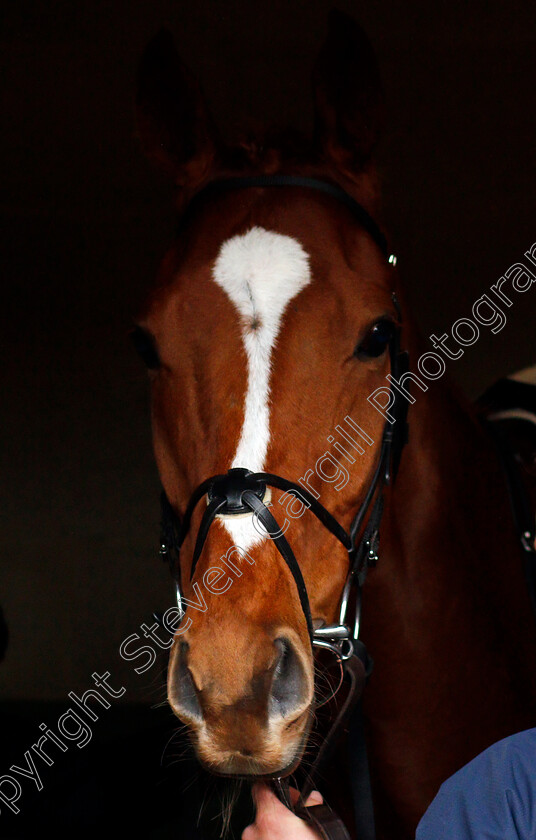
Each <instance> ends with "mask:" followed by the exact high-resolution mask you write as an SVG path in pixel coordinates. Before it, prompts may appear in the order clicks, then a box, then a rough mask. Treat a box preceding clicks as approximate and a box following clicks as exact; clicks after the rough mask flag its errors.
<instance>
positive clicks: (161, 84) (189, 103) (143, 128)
mask: <svg viewBox="0 0 536 840" xmlns="http://www.w3.org/2000/svg"><path fill="white" fill-rule="evenodd" d="M136 106H137V120H138V131H139V135H140V138H141V142H142V145H143V149H144V151H145V153H146V155H147V157H148V158H149V159H150V160H151V161H153V162H154V163H155V164H156V165H157V166H158V167H159V168H160V169H162V170H163V171H164V172H165V173H166V174H167V175H169V176H171V177H172V178H173V179H174V180H175V182H176V183H177V184H178V185H179V186H184V187H187V188H188V189H190V188H192V189H195V187H196V186H198V184H199V183H201V181H202V180H203V179H204V178H205V177H206V176H207V175H208V174H209V173H210V171H211V169H212V167H213V165H214V160H215V157H216V140H215V131H214V129H213V125H212V120H211V117H210V115H209V113H208V111H207V108H206V105H205V100H204V97H203V94H202V92H201V89H200V87H199V85H198V83H197V81H196V80H195V79H194V77H193V76H192V74H191V73H190V71H189V70H188V68H187V67H186V66H185V65H184V64H183V62H182V61H181V59H180V57H179V54H178V53H177V50H176V49H175V44H174V42H173V37H172V35H171V33H170V32H168V31H167V30H166V29H162V30H161V31H160V32H159V33H158V35H156V36H155V37H154V38H153V39H152V41H150V43H149V44H148V45H147V47H146V49H145V52H144V54H143V56H142V58H141V61H140V64H139V67H138V90H137V97H136Z"/></svg>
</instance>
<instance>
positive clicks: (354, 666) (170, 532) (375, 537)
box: [160, 175, 409, 811]
mask: <svg viewBox="0 0 536 840" xmlns="http://www.w3.org/2000/svg"><path fill="white" fill-rule="evenodd" d="M272 187H300V188H305V189H311V190H316V191H318V192H321V193H324V194H327V195H330V196H332V197H333V198H335V199H337V200H338V201H339V202H341V203H342V204H344V205H345V206H346V207H347V208H348V209H349V210H350V211H351V213H352V215H353V216H354V218H355V219H356V220H357V221H358V222H359V224H360V225H361V227H362V228H364V229H365V230H366V231H367V233H368V234H369V235H370V237H371V238H372V239H373V241H374V242H375V243H376V245H377V246H378V248H379V249H380V251H381V253H382V254H383V256H384V257H385V259H386V260H387V261H388V262H389V264H390V265H392V266H394V265H396V258H395V257H394V255H392V254H390V252H389V248H388V245H387V239H386V237H385V235H384V234H383V232H382V231H381V230H380V228H379V226H378V225H377V223H376V222H375V220H374V219H373V218H372V217H371V216H370V214H369V213H368V212H367V210H365V208H364V207H362V205H361V204H359V203H358V202H357V201H356V200H355V199H354V198H353V197H352V196H350V195H348V193H346V192H345V191H344V190H343V189H341V188H340V187H339V186H337V185H336V184H333V183H330V182H328V181H322V180H318V179H315V178H307V177H301V176H294V175H257V176H251V177H235V178H228V179H222V180H218V181H214V182H212V183H210V184H209V185H208V186H206V187H205V188H204V189H203V190H201V192H200V193H198V194H197V195H196V196H195V197H194V198H193V199H192V201H191V202H190V205H189V206H188V208H187V210H186V213H188V212H189V210H190V209H191V207H192V206H193V205H197V204H198V202H200V201H201V200H202V199H203V200H204V199H205V198H208V197H209V196H212V195H215V194H221V193H225V192H230V191H236V190H244V189H251V188H272ZM393 301H394V303H395V306H396V307H397V310H398V313H399V317H400V310H399V307H398V302H397V300H396V297H395V295H394V293H393ZM389 353H390V359H391V383H392V380H394V381H398V380H399V379H400V376H401V375H403V374H404V373H405V372H407V371H408V370H409V357H408V353H407V352H403V351H401V350H400V326H399V325H397V326H396V328H395V332H394V335H393V337H392V339H391V341H390V343H389ZM391 383H390V386H389V391H390V394H391V395H392V396H393V397H394V396H395V392H394V389H393V385H392V384H391ZM407 408H408V401H407V400H401V399H398V400H397V399H394V403H393V407H392V408H391V409H390V412H391V415H392V417H394V420H393V422H392V423H391V422H389V421H386V423H385V426H384V429H383V434H382V440H381V446H380V455H379V459H378V462H377V466H376V469H375V471H374V475H373V478H372V480H371V482H370V485H369V487H368V489H367V492H366V494H365V497H364V499H363V501H362V502H361V505H360V507H359V509H358V511H357V513H356V514H355V516H354V518H353V521H352V523H351V526H350V528H349V530H348V531H347V530H345V528H343V527H342V525H341V524H340V523H339V522H338V521H337V520H336V519H335V517H334V516H333V515H332V514H331V513H330V512H329V511H328V510H327V509H326V508H325V507H324V506H323V505H322V504H321V503H320V502H319V501H318V499H316V498H315V496H313V495H312V494H311V493H310V492H309V491H308V490H306V489H305V488H304V487H302V486H301V485H299V484H297V483H296V482H294V481H291V480H289V479H287V478H283V477H281V476H278V475H276V474H274V473H266V472H256V473H255V472H250V471H249V470H248V469H247V468H245V467H244V468H242V467H240V468H235V469H230V470H229V471H228V472H227V473H226V474H222V475H215V476H212V477H211V478H208V479H206V480H205V481H203V482H202V483H201V484H200V485H199V486H198V487H197V488H196V489H195V490H194V492H193V493H192V495H191V497H190V500H189V502H188V505H187V508H186V511H185V513H184V516H183V518H182V520H181V519H180V518H179V516H178V515H177V514H176V512H175V511H174V509H173V507H172V506H171V504H170V502H169V500H168V499H167V497H166V495H165V493H164V492H163V493H162V497H161V501H162V531H161V547H160V554H161V556H162V557H163V559H164V560H166V561H168V562H169V564H170V567H171V571H172V573H173V576H174V578H175V582H176V590H177V603H178V606H179V609H180V611H181V612H184V610H183V607H182V586H181V575H180V564H179V555H180V550H181V547H182V544H183V543H184V540H185V538H186V536H187V534H188V533H189V531H190V525H191V519H192V515H193V513H194V510H195V508H196V506H197V505H198V503H199V502H200V501H201V499H202V498H203V497H204V496H206V497H207V506H206V509H205V511H204V513H203V516H202V519H201V523H200V526H199V530H198V533H197V538H196V542H195V547H194V553H193V557H192V565H191V569H190V580H192V579H193V576H194V573H195V570H196V566H197V562H198V560H199V557H200V555H201V552H202V550H203V546H204V544H205V541H206V538H207V535H208V532H209V529H210V526H211V525H212V523H213V522H214V520H215V518H216V517H217V516H221V515H222V514H223V515H225V516H226V517H229V516H233V515H244V514H251V515H252V516H253V517H255V518H256V520H257V521H258V522H260V523H261V525H262V526H264V529H265V530H266V531H267V536H269V537H270V538H271V539H272V540H273V542H274V544H275V546H276V548H277V550H278V552H279V554H280V555H281V557H282V558H283V560H284V562H285V563H286V565H287V567H288V568H289V570H290V572H291V574H292V577H293V579H294V582H295V585H296V589H297V592H298V596H299V599H300V604H301V608H302V611H303V614H304V617H305V621H306V624H307V629H308V633H309V638H310V640H311V645H312V646H315V647H320V648H325V649H328V650H330V651H331V652H332V653H334V654H335V655H336V656H337V659H338V660H339V661H340V662H341V664H343V666H344V669H345V671H346V672H347V673H348V674H349V676H350V679H351V683H352V686H351V688H350V692H349V697H348V699H347V701H346V703H345V706H344V707H343V709H342V710H341V712H340V714H339V715H338V717H337V719H336V721H335V724H334V725H333V726H332V728H331V730H330V732H329V734H328V738H327V739H326V742H327V741H328V740H329V741H330V745H331V742H332V741H333V738H334V734H335V731H334V730H335V729H337V730H339V729H340V728H341V727H342V726H343V725H344V723H345V722H346V721H347V719H348V717H349V715H350V713H351V711H352V709H353V707H354V705H355V703H356V702H357V699H358V697H359V693H360V692H359V693H358V688H359V687H360V689H362V687H363V684H364V681H365V679H366V676H368V673H369V672H370V668H371V660H370V659H369V658H368V655H367V652H366V649H365V648H364V645H363V644H362V642H361V641H360V640H359V639H358V637H359V624H360V613H361V588H362V586H363V584H364V582H365V578H366V575H367V571H368V569H369V568H370V567H371V566H375V565H376V563H377V561H378V556H379V536H380V523H381V519H382V513H383V491H384V488H385V487H386V486H387V485H389V484H390V483H391V482H392V481H393V480H394V478H395V477H396V473H397V470H398V466H399V463H400V457H401V454H402V449H403V447H404V444H405V443H406V441H407V421H406V414H407ZM267 487H270V488H271V487H273V488H276V489H278V490H282V491H284V492H285V493H287V494H289V495H293V496H295V497H296V498H297V499H299V500H300V501H301V502H302V503H303V504H304V505H305V507H306V508H308V510H309V511H310V512H311V513H313V514H314V515H315V516H316V517H317V519H318V520H319V521H320V522H321V523H322V525H323V526H324V527H325V528H326V529H327V530H328V531H329V532H330V533H331V534H332V535H333V536H334V537H335V538H336V539H337V540H338V541H339V542H340V543H341V544H342V545H343V546H344V547H345V549H346V550H347V552H348V562H349V566H348V574H347V578H346V582H345V585H344V589H343V592H342V597H341V602H340V609H339V623H338V624H334V625H329V626H325V625H324V626H315V623H314V622H313V617H312V616H311V609H310V605H309V598H308V594H307V589H306V586H305V582H304V579H303V575H302V572H301V569H300V566H299V564H298V562H297V560H296V558H295V556H294V552H293V550H292V548H291V546H290V544H289V542H288V541H287V539H286V537H285V535H284V533H283V532H282V530H281V528H280V526H279V524H278V523H277V521H276V519H275V517H274V516H273V514H272V513H271V511H270V510H269V503H268V504H265V501H264V499H265V498H266V489H267ZM304 515H306V514H304ZM359 537H360V539H359V542H357V540H358V538H359ZM236 548H239V547H238V546H237V547H236ZM352 593H353V594H354V603H353V609H351V599H352ZM351 612H353V627H352V629H351V628H350V626H349V623H348V622H349V621H350V614H351ZM358 684H359V685H358ZM326 742H325V744H326ZM326 751H327V750H324V749H322V750H321V751H320V752H321V754H322V758H324V757H325V755H324V754H325V753H326ZM319 758H320V754H319V756H318V757H317V761H315V763H314V765H313V768H311V769H310V771H309V779H310V782H309V784H308V785H307V787H308V788H309V789H310V788H311V787H312V784H313V777H314V775H315V771H316V769H317V766H318V763H319ZM301 797H302V800H303V801H304V800H305V799H306V798H307V796H306V793H305V792H304V790H302V793H301ZM307 810H308V811H310V809H307Z"/></svg>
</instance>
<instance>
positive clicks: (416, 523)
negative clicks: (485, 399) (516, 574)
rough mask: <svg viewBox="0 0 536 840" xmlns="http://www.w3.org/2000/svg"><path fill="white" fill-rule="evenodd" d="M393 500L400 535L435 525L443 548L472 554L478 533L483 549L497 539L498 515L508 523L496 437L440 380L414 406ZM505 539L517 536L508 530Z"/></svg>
mask: <svg viewBox="0 0 536 840" xmlns="http://www.w3.org/2000/svg"><path fill="white" fill-rule="evenodd" d="M391 506H392V510H393V513H394V517H395V520H396V521H397V522H398V523H399V531H400V538H401V539H402V540H403V541H406V542H407V543H410V544H411V545H413V546H415V545H419V543H420V542H422V538H423V536H424V535H425V534H427V533H428V534H429V533H430V532H434V533H435V534H436V539H437V549H438V552H439V553H441V552H442V551H446V550H447V548H448V546H450V547H451V548H454V547H456V549H457V550H458V551H462V552H463V553H465V550H467V554H468V556H469V557H473V556H474V554H475V552H474V550H473V549H474V543H475V539H476V538H477V536H478V540H479V541H480V543H479V545H480V548H481V549H482V548H485V547H486V546H487V545H488V544H489V545H493V544H495V541H496V540H497V538H498V536H500V533H499V532H500V525H501V523H502V526H503V531H504V524H505V519H506V518H507V517H509V516H510V514H509V510H508V500H507V495H506V492H505V483H504V477H503V475H502V470H501V467H500V464H499V460H498V457H497V453H496V451H495V447H494V444H493V442H492V440H491V438H490V437H489V435H488V434H487V432H486V431H485V429H484V427H483V426H482V425H481V424H480V423H479V422H478V420H477V419H476V418H475V416H474V415H473V413H472V411H471V409H470V406H469V405H466V404H464V403H463V400H462V399H461V398H459V397H458V396H457V395H456V394H455V393H454V392H453V391H452V390H451V389H449V388H441V389H440V388H439V385H438V387H437V391H434V393H433V394H432V395H430V392H428V394H426V395H423V396H422V398H420V399H417V400H416V402H415V404H414V405H412V406H411V407H410V411H409V444H408V446H407V448H406V451H405V452H404V454H403V457H402V463H401V468H400V473H399V476H398V478H397V482H396V486H395V487H394V488H393V492H392V499H391ZM508 525H510V522H508ZM506 530H507V531H508V529H506ZM501 539H506V541H508V540H510V542H512V541H511V532H510V531H508V533H507V534H506V535H504V534H503V535H502V538H501ZM512 550H514V549H513V546H512Z"/></svg>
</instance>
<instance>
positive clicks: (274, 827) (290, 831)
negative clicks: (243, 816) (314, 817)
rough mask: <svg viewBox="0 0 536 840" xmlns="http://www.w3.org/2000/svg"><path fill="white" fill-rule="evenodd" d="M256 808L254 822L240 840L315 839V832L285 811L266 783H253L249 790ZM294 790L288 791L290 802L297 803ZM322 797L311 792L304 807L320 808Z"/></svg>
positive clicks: (317, 839)
mask: <svg viewBox="0 0 536 840" xmlns="http://www.w3.org/2000/svg"><path fill="white" fill-rule="evenodd" d="M251 793H252V796H253V801H254V803H255V807H256V815H255V822H253V823H251V825H248V827H247V828H246V829H245V830H244V831H243V833H242V840H319V835H318V834H317V833H316V831H315V830H314V829H313V828H311V826H309V825H307V823H306V822H304V820H301V819H300V818H299V817H297V816H296V814H293V813H292V811H289V809H288V808H286V807H285V806H284V805H283V803H282V802H280V801H279V799H278V798H277V796H276V795H275V793H273V791H272V790H270V788H269V787H268V785H266V784H262V783H260V782H257V783H256V784H254V785H253V788H252V791H251ZM298 796H299V794H298V791H297V790H294V788H291V789H290V797H291V799H292V802H293V803H294V802H297V800H298ZM323 801H324V800H323V799H322V795H321V794H320V793H319V792H318V791H317V790H313V791H312V793H311V795H310V796H309V798H308V799H307V802H306V803H305V805H306V806H307V807H309V806H311V805H322V803H323Z"/></svg>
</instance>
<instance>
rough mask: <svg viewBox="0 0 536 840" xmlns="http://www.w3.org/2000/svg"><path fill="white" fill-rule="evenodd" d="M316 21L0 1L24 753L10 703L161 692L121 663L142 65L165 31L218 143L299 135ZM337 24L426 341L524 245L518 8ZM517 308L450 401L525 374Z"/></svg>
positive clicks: (319, 18) (7, 690)
mask: <svg viewBox="0 0 536 840" xmlns="http://www.w3.org/2000/svg"><path fill="white" fill-rule="evenodd" d="M330 5H331V4H330V2H328V0H326V1H325V2H324V1H323V0H308V2H298V0H290V2H289V1H288V0H287V2H282V0H277V2H266V0H264V1H263V2H260V3H252V2H248V3H246V2H244V0H235V1H234V2H230V1H229V2H225V0H222V2H216V0H198V2H195V3H194V2H181V1H180V0H179V1H178V2H163V0H151V2H149V0H142V1H141V2H128V3H127V2H118V1H117V0H106V2H87V0H85V2H73V0H69V2H48V3H39V2H28V1H27V0H17V2H16V3H9V4H4V10H3V16H4V19H3V24H2V35H1V39H2V53H3V86H2V87H3V93H2V123H3V132H2V147H3V148H2V162H3V164H4V167H3V169H4V178H3V192H2V204H1V211H2V223H1V230H2V234H3V238H4V240H5V241H4V247H3V254H2V260H3V266H2V273H1V278H2V300H3V306H2V311H3V314H4V316H5V317H4V319H3V327H2V330H1V339H2V371H3V374H4V377H3V387H2V409H3V410H2V417H3V433H2V452H3V457H2V485H3V487H2V499H1V504H0V512H1V514H0V515H1V517H2V521H3V525H2V536H3V547H2V555H1V571H0V584H1V588H0V603H1V604H2V606H3V609H4V613H5V617H6V620H7V623H8V625H9V629H10V644H9V649H8V652H7V656H6V659H5V661H4V663H3V664H2V665H1V666H0V680H1V685H2V697H3V698H4V700H5V701H9V703H11V704H13V703H15V702H17V703H18V708H19V711H20V710H21V709H22V710H24V709H26V716H27V725H26V728H25V729H24V728H23V729H21V744H20V753H21V755H22V752H23V750H24V749H26V748H27V746H28V743H31V739H32V738H34V737H36V732H37V729H36V726H37V724H38V722H39V720H40V719H41V718H37V717H36V715H37V714H38V712H37V711H35V712H34V711H28V709H30V710H33V709H35V707H34V706H28V703H31V702H34V701H56V702H57V703H58V704H59V706H58V707H59V708H60V709H61V708H62V707H66V706H67V705H68V700H67V693H68V692H69V691H71V690H74V691H81V690H84V689H86V688H88V687H89V686H90V685H91V674H92V672H93V671H95V670H97V671H100V672H102V671H103V670H108V671H110V672H111V675H112V682H113V683H114V684H115V685H119V684H121V685H124V686H125V687H126V688H127V691H126V694H125V696H124V698H123V701H124V702H126V703H145V704H153V703H156V702H158V701H160V700H162V699H163V697H164V690H163V683H162V678H161V667H160V665H157V666H155V667H154V668H153V669H152V670H151V671H149V672H147V673H146V674H144V675H143V676H137V675H136V674H135V673H134V671H133V667H132V664H130V663H127V662H123V661H122V660H121V659H120V657H119V655H118V648H119V644H120V642H121V641H122V640H123V639H124V638H125V637H126V636H127V635H130V634H131V633H134V632H136V631H137V629H138V628H139V625H140V623H141V622H142V621H144V620H147V619H148V618H149V617H150V615H151V612H152V610H153V609H164V608H166V607H167V606H169V605H170V604H171V598H172V589H171V585H170V581H169V579H168V577H167V573H166V570H165V569H164V568H163V567H162V566H161V564H159V562H158V559H157V556H156V548H157V538H158V528H157V523H158V517H159V512H158V491H159V486H158V479H157V475H156V471H155V468H154V466H153V461H152V453H151V443H150V428H149V416H148V405H147V388H146V382H145V376H144V372H143V371H142V369H141V366H140V364H139V362H138V360H137V359H136V358H134V355H133V353H132V350H131V348H130V346H129V343H128V341H127V338H126V336H127V332H128V329H129V327H130V324H131V321H132V317H133V314H134V313H135V311H136V307H137V305H138V303H139V302H140V300H141V299H142V297H143V293H144V290H145V289H146V288H147V287H148V285H149V283H150V281H151V279H152V277H153V275H154V273H155V270H156V267H157V264H158V259H159V257H160V256H161V255H162V253H163V251H164V248H165V247H166V245H167V244H168V243H169V241H170V239H171V237H172V233H173V229H174V222H175V220H174V215H173V211H172V204H171V189H170V186H169V185H168V184H167V183H165V182H164V181H163V180H162V179H161V178H160V176H158V175H157V174H155V173H153V172H152V171H151V170H150V168H149V166H148V164H147V163H146V162H145V160H144V159H143V157H142V155H141V152H140V150H139V148H138V141H137V138H136V134H135V126H134V113H133V96H134V78H135V68H136V63H137V60H138V57H139V55H140V54H141V52H142V50H143V48H144V46H145V44H146V42H147V41H148V40H149V39H150V38H151V37H152V36H153V34H155V33H156V31H157V30H158V29H159V28H160V26H161V25H162V24H165V25H167V26H168V27H169V28H170V29H171V31H172V32H173V33H174V35H175V38H176V41H177V43H178V45H179V49H180V51H181V53H182V55H183V57H184V59H185V60H186V62H187V63H188V64H189V65H190V67H191V68H192V69H193V70H194V71H195V73H196V74H197V75H198V77H199V78H200V79H201V82H202V84H203V86H204V88H205V91H206V94H207V97H208V100H209V102H210V104H211V106H212V110H213V113H214V114H215V116H216V119H217V121H218V122H219V124H220V126H221V127H222V129H223V131H224V133H225V134H226V135H227V136H228V137H231V136H233V135H235V134H236V133H237V130H238V128H239V127H241V126H242V127H244V126H245V127H247V126H250V125H256V124H259V123H261V122H263V121H264V120H265V119H266V120H267V121H268V122H270V121H276V122H278V123H285V122H290V123H293V124H295V125H297V126H298V127H301V128H305V129H307V128H308V127H309V125H310V122H311V117H312V108H311V103H310V94H309V76H310V70H311V66H312V63H313V61H314V57H315V55H316V52H317V51H318V49H319V47H320V45H321V42H322V40H323V38H324V35H325V31H326V25H327V13H328V11H329V8H330ZM338 5H339V8H342V9H344V10H346V11H348V12H350V13H352V14H353V15H354V16H355V17H356V18H357V19H358V20H359V21H360V22H361V23H362V25H363V26H364V27H365V29H366V30H367V32H368V33H369V35H370V37H371V39H372V41H373V43H374V45H375V48H376V50H377V53H378V56H379V61H380V65H381V68H382V74H383V79H384V86H385V90H386V94H387V103H388V111H389V125H390V131H389V134H388V136H386V138H385V142H384V144H383V149H382V152H381V167H382V171H383V173H384V185H385V189H384V192H385V198H386V215H387V219H388V226H389V230H390V234H391V238H392V241H393V242H394V244H395V247H396V251H397V253H398V255H399V265H400V269H401V272H402V275H403V277H404V278H405V281H406V284H407V287H408V289H409V292H410V299H411V301H412V305H413V308H414V310H415V311H416V313H417V315H418V318H419V320H420V323H421V325H422V329H423V332H424V334H425V336H428V335H429V334H430V333H431V332H436V333H438V331H439V332H441V331H444V330H445V329H446V330H449V329H450V326H451V324H452V322H453V321H454V320H456V319H457V318H459V317H463V316H464V315H468V314H470V309H471V305H472V303H473V301H474V300H475V299H476V298H477V297H479V296H480V295H481V294H482V293H483V292H485V291H487V289H488V288H489V286H490V285H491V284H492V283H494V282H496V280H497V279H498V278H499V276H500V275H501V274H502V272H503V271H504V270H505V269H506V268H507V267H508V266H509V265H510V264H511V263H513V262H515V261H516V260H518V259H520V258H521V256H522V254H523V252H524V251H525V250H526V249H527V248H528V247H529V246H530V245H531V244H532V243H533V242H535V241H536V223H535V214H534V204H535V195H536V179H535V167H534V151H535V148H536V142H535V137H536V131H535V128H536V125H535V123H536V120H535V100H534V91H535V89H536V73H535V50H536V26H535V23H536V18H535V7H534V4H533V3H532V2H529V0H527V2H523V3H521V2H517V3H516V2H508V3H504V2H484V0H480V1H479V2H471V3H467V2H460V0H450V2H440V3H437V2H436V3H433V4H431V3H429V2H424V0H421V2H409V3H397V2H395V1H394V0H391V2H388V0H380V2H376V3H374V4H372V3H368V4H365V3H360V2H350V0H345V2H342V0H341V2H339V4H338ZM535 300H536V292H535V291H531V292H529V293H528V294H527V295H525V296H523V297H521V296H518V298H517V299H516V301H515V305H514V307H513V308H512V310H510V311H508V312H507V317H508V323H507V326H506V327H505V328H504V330H503V331H502V332H501V333H500V334H499V335H497V336H493V335H491V333H489V331H486V329H483V331H482V332H483V334H482V336H481V338H480V340H479V342H478V343H477V344H476V345H475V346H474V347H472V348H469V350H468V351H467V352H466V353H465V355H464V357H463V359H462V360H461V361H460V362H456V363H451V367H450V369H451V372H452V375H453V376H454V378H455V379H456V380H457V381H458V382H459V383H460V384H461V386H462V387H463V388H464V389H465V391H466V392H467V393H468V394H469V395H471V396H474V395H475V394H477V393H478V392H480V391H481V390H482V389H483V388H484V387H485V386H486V385H488V384H489V383H490V382H492V381H493V380H494V379H495V378H497V377H498V376H499V375H502V374H505V373H507V372H509V371H512V370H515V369H517V368H520V367H523V366H526V365H529V364H533V363H534V362H535V361H536V360H535V355H536V354H535V352H534V339H533V334H534V333H533V329H534V315H535V313H536V306H535ZM123 701H122V702H123ZM25 704H26V705H25ZM62 704H63V705H62ZM10 708H11V706H10ZM39 714H42V712H41V711H39ZM103 725H104V724H103ZM25 733H27V734H25ZM26 742H28V743H26ZM6 769H7V768H6ZM0 771H3V768H2V767H0Z"/></svg>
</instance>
